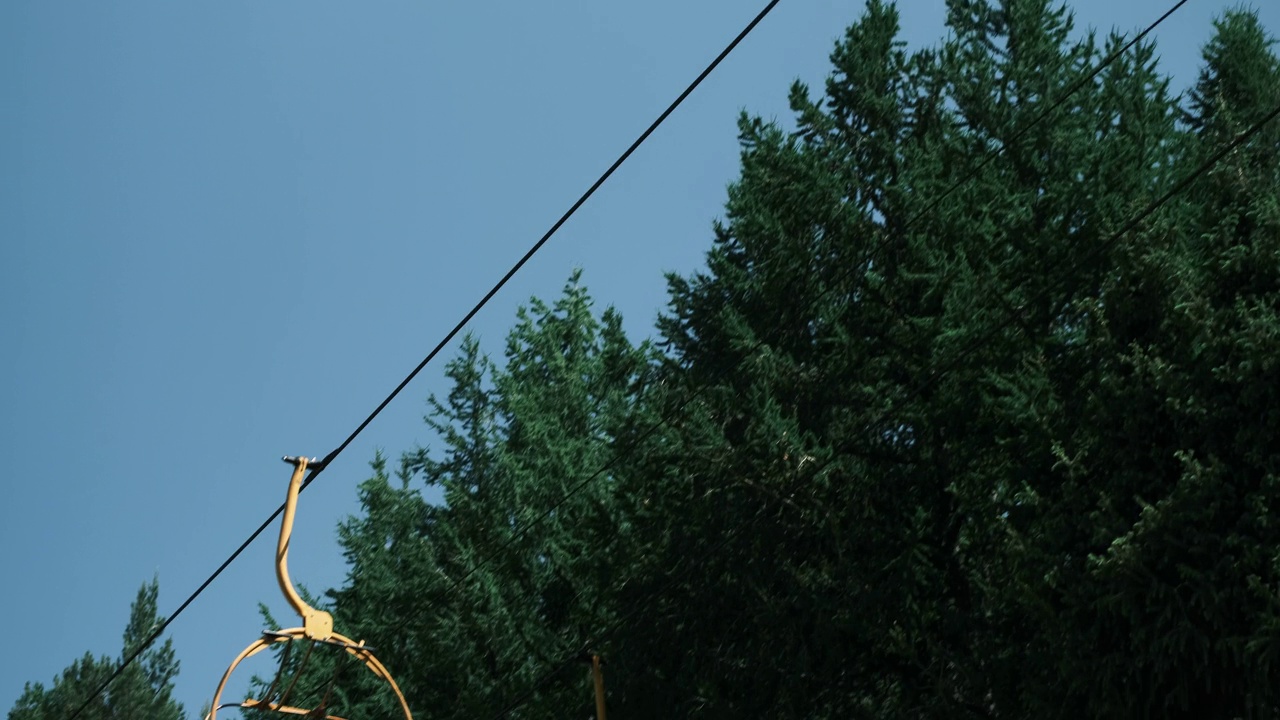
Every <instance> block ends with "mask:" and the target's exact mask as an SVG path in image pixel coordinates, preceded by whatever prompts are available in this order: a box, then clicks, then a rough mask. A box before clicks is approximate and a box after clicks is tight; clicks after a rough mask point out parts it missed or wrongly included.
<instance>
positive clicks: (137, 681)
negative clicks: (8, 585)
mask: <svg viewBox="0 0 1280 720" xmlns="http://www.w3.org/2000/svg"><path fill="white" fill-rule="evenodd" d="M159 592H160V585H159V581H158V580H154V579H153V580H152V581H151V582H150V583H146V584H144V585H142V587H141V588H139V590H138V596H137V598H135V599H134V601H133V604H132V606H131V607H130V609H129V622H128V624H127V625H126V627H125V631H124V645H123V649H122V651H121V656H120V657H119V658H115V659H113V658H110V657H107V656H105V655H104V656H102V657H98V658H95V657H93V655H92V654H91V653H85V655H84V657H82V658H80V659H79V660H76V661H75V662H73V663H72V664H71V665H70V666H68V667H67V668H66V669H65V670H63V671H62V672H61V673H59V675H58V676H57V677H55V678H54V680H53V684H52V685H51V686H49V687H47V688H46V687H45V686H44V685H43V684H42V683H39V682H32V683H27V685H26V687H24V688H23V692H22V696H21V697H19V698H18V701H17V702H16V703H15V704H14V706H13V708H12V709H11V710H10V711H9V720H65V719H66V718H68V717H70V716H71V714H72V713H73V712H75V711H76V710H77V709H78V708H79V707H80V706H81V704H82V703H84V702H85V700H87V699H89V697H90V695H91V694H92V693H93V692H95V691H96V690H97V689H98V688H99V687H101V685H102V683H103V682H105V681H106V680H107V678H109V677H111V675H112V673H114V672H115V670H116V668H117V667H118V666H119V663H120V662H121V661H122V660H123V659H124V658H125V657H128V656H129V655H132V654H133V651H134V650H135V649H137V647H138V645H139V644H140V643H141V642H143V641H144V640H146V639H147V638H148V637H149V636H150V635H151V633H152V632H153V631H154V630H155V628H156V626H157V625H159V624H160V623H161V622H163V621H164V619H163V618H161V617H160V616H159V615H158V614H157V606H156V601H157V598H158V597H159ZM177 675H178V660H177V658H176V657H175V653H174V650H173V641H172V640H170V639H167V638H166V639H165V640H164V641H163V642H161V643H158V644H156V645H153V646H152V647H150V648H148V649H147V650H144V651H143V653H142V655H141V656H139V658H138V659H137V660H136V661H135V662H134V663H133V664H131V665H130V666H129V667H127V668H125V670H124V672H123V673H121V675H120V676H119V677H117V678H116V679H115V680H114V681H113V682H112V683H111V685H109V686H108V688H107V691H106V692H105V693H103V694H102V695H101V696H99V697H95V698H94V699H93V700H92V701H91V702H90V703H89V704H88V705H87V706H86V707H85V709H84V711H83V712H82V713H81V714H80V717H82V718H86V720H141V719H144V718H145V719H146V720H181V719H182V718H184V717H186V715H185V713H184V711H183V709H182V705H181V704H180V703H177V702H175V701H174V700H173V680H174V678H175V677H177Z"/></svg>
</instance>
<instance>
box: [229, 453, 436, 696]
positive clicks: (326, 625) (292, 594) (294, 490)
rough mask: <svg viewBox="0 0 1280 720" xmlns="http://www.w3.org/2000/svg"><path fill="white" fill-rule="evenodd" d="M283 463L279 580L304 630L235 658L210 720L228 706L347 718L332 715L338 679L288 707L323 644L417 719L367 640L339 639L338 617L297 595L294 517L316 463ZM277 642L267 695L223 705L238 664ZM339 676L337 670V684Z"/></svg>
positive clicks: (280, 634) (278, 635)
mask: <svg viewBox="0 0 1280 720" xmlns="http://www.w3.org/2000/svg"><path fill="white" fill-rule="evenodd" d="M284 460H285V462H287V463H290V464H292V465H293V476H292V477H291V478H290V479H289V494H288V498H287V500H286V501H285V506H284V517H283V518H282V519H281V522H280V543H279V545H277V546H276V579H277V580H279V581H280V590H281V592H283V593H284V597H285V599H286V600H288V601H289V604H290V605H292V606H293V609H294V610H296V611H297V612H298V615H300V616H301V617H302V627H296V628H289V629H287V630H280V631H275V632H273V631H263V633H262V637H261V638H259V639H258V640H257V641H255V642H254V643H253V644H252V645H250V646H249V647H247V648H245V649H244V651H243V652H241V653H240V654H239V655H237V656H236V659H235V660H232V661H231V666H230V667H228V668H227V671H226V673H224V674H223V675H222V681H221V682H219V683H218V691H217V692H216V693H214V695H213V704H212V705H211V708H212V709H211V710H210V711H209V714H208V715H207V716H206V717H205V720H217V717H218V711H219V710H223V709H225V708H229V707H240V708H250V709H256V710H264V711H270V712H273V713H279V714H282V715H299V716H302V717H306V718H315V719H317V720H321V719H322V720H344V719H343V718H340V717H338V716H336V715H329V714H328V711H327V709H326V708H327V706H328V703H329V696H330V694H331V693H332V691H333V681H330V685H329V688H328V690H327V691H326V692H325V694H324V696H323V698H322V699H321V700H320V703H319V704H318V705H317V706H316V707H312V708H302V707H295V706H292V705H289V704H288V702H289V695H290V694H291V693H292V692H293V689H294V685H296V684H297V682H298V678H299V677H300V676H301V673H302V670H303V668H304V667H305V666H306V662H307V660H308V659H309V658H310V657H311V652H312V651H313V650H314V649H315V648H316V647H317V646H318V645H329V646H333V647H336V648H339V649H341V650H343V651H345V652H346V653H348V654H349V655H350V656H351V657H354V658H355V659H357V660H359V661H360V662H362V663H364V664H365V666H366V667H368V668H369V669H370V670H372V671H373V674H374V675H377V676H378V677H379V678H381V679H383V680H385V681H386V682H387V684H388V685H389V686H391V690H392V691H393V692H394V693H395V696H396V699H397V700H398V701H399V702H400V709H402V710H403V711H404V717H405V720H413V715H412V714H410V712H409V704H408V703H407V702H405V699H404V694H403V693H401V692H400V687H399V686H398V685H396V681H395V679H393V678H392V677H391V673H390V672H388V671H387V669H386V668H385V667H384V666H383V665H382V663H381V662H378V659H377V658H376V657H374V656H373V648H371V647H368V646H366V645H365V644H364V641H363V640H361V641H360V642H356V641H354V640H352V639H351V638H348V637H346V636H345V635H339V634H338V633H336V632H334V631H333V616H332V615H330V614H329V613H327V612H325V611H323V610H317V609H315V608H313V607H311V606H310V605H308V604H307V603H306V602H304V601H303V599H302V597H301V596H299V595H298V592H297V591H296V590H294V588H293V582H292V581H290V580H289V567H288V561H289V536H290V535H291V534H292V533H293V517H294V514H295V512H296V510H297V507H298V492H299V491H300V490H301V489H302V475H303V473H304V472H306V469H307V464H308V462H311V463H314V461H308V460H307V459H306V458H303V457H297V458H294V457H286V458H285V459H284ZM296 641H305V642H306V645H307V649H306V651H305V655H303V657H302V659H301V660H300V661H299V663H298V667H297V668H296V669H295V670H294V677H293V679H292V680H291V681H289V682H288V683H287V684H286V683H284V682H282V679H283V677H282V676H283V675H284V674H285V671H286V669H287V666H288V665H289V653H290V650H291V649H292V647H293V646H292V643H294V642H296ZM276 643H287V644H286V645H285V646H284V651H283V652H282V653H281V663H280V670H279V671H278V672H277V673H276V677H275V680H274V681H273V682H272V683H271V686H270V687H269V688H267V692H266V694H265V695H264V696H263V697H262V698H261V699H257V700H255V699H252V698H251V699H248V700H245V701H243V702H235V703H226V704H219V703H220V701H221V699H222V691H223V689H224V688H225V687H226V685H227V680H228V679H229V678H230V677H231V673H232V672H233V671H234V670H235V669H236V666H237V665H239V664H240V663H241V662H242V661H244V660H245V659H247V658H250V657H253V656H254V655H256V654H258V653H259V652H261V651H263V650H265V649H266V648H269V647H271V646H272V645H275V644H276ZM336 677H337V672H336V667H335V673H334V678H335V680H336Z"/></svg>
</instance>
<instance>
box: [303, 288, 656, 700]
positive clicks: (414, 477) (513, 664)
mask: <svg viewBox="0 0 1280 720" xmlns="http://www.w3.org/2000/svg"><path fill="white" fill-rule="evenodd" d="M591 305H592V301H591V299H590V297H589V295H588V294H587V291H586V288H585V287H584V286H582V284H581V283H580V281H579V273H576V272H575V273H574V275H573V276H572V277H571V278H570V280H569V282H568V284H567V285H566V286H565V290H564V293H563V295H562V296H561V297H560V298H559V299H558V300H557V301H556V302H555V303H554V304H551V305H548V304H546V303H544V302H542V301H540V300H537V299H534V300H532V301H531V302H530V303H529V304H528V305H527V306H525V307H523V308H521V309H520V310H519V312H518V315H517V322H516V325H515V327H514V328H513V329H512V331H511V333H510V334H509V336H508V338H507V342H506V346H505V352H504V363H503V364H502V366H501V367H499V366H498V365H497V364H496V363H494V362H493V361H491V360H490V359H489V358H488V357H487V356H485V355H484V354H483V353H482V352H481V351H480V346H479V343H478V342H477V341H476V340H475V339H474V338H470V337H468V338H466V339H464V341H463V343H462V348H461V351H460V353H459V355H458V357H457V358H455V359H454V360H453V361H452V362H450V363H449V364H448V366H447V369H446V375H447V376H448V378H449V379H450V381H451V383H452V387H451V389H450V391H449V393H448V395H447V396H446V397H445V398H444V399H443V400H441V399H438V398H435V397H432V398H431V399H430V400H429V407H430V413H429V414H428V416H427V417H426V422H427V424H428V425H429V426H430V427H431V428H432V429H433V430H434V431H435V432H436V434H437V435H438V437H439V438H440V449H439V450H436V451H433V450H431V449H428V448H419V449H416V450H412V451H410V452H407V453H405V454H404V455H403V456H402V457H401V460H400V464H399V469H398V471H397V472H396V477H395V479H394V480H393V478H392V477H391V473H390V472H389V470H388V467H387V462H386V460H385V459H384V458H383V457H381V456H379V457H378V458H376V459H375V461H374V464H373V467H374V476H373V477H372V478H370V479H369V480H368V481H366V482H365V483H364V484H363V485H362V486H361V490H360V500H361V504H362V508H363V512H362V515H361V516H359V517H352V518H350V519H349V520H348V521H346V522H345V523H343V524H342V526H341V527H340V529H339V537H340V540H341V543H342V545H343V548H344V550H345V553H346V557H347V561H348V563H349V565H350V571H349V574H348V582H347V584H346V586H345V587H343V588H341V589H338V590H335V591H331V592H330V593H329V600H330V603H331V606H332V610H333V612H334V613H335V618H336V624H337V625H338V626H339V627H344V628H350V629H351V630H352V631H353V632H354V633H355V634H356V635H357V636H359V637H364V638H367V639H368V640H369V642H370V644H372V645H374V646H375V647H376V648H377V654H378V656H379V658H380V659H382V660H383V662H384V663H385V664H386V665H387V666H388V668H390V669H391V671H392V673H393V674H394V675H395V676H396V678H397V681H398V682H399V683H400V685H401V687H402V689H403V690H404V691H405V694H406V696H407V697H408V698H409V701H410V705H411V707H412V708H413V709H414V712H415V716H418V717H424V718H430V717H462V716H485V715H487V714H492V713H493V712H495V711H496V710H497V709H498V708H499V707H500V703H501V702H502V699H503V698H505V697H510V696H512V695H514V694H515V693H517V692H519V691H520V690H522V689H524V688H526V687H528V686H530V685H531V684H533V683H534V682H535V681H536V680H537V678H538V677H539V676H540V675H541V674H542V673H543V672H544V671H545V669H546V668H547V667H548V666H549V665H554V664H556V663H558V662H560V661H561V659H562V658H561V655H562V653H563V652H566V649H567V648H570V647H573V646H576V645H577V644H581V643H585V642H587V641H588V640H589V638H590V636H591V634H592V633H593V632H595V631H596V629H597V628H599V627H601V626H603V625H606V624H608V623H609V622H610V621H611V620H612V618H613V611H612V607H613V605H612V602H613V597H612V594H613V592H614V588H615V587H616V585H617V584H618V583H619V582H620V580H621V579H623V578H625V577H626V576H627V573H626V572H623V570H622V568H621V566H622V565H623V563H625V561H626V559H627V558H628V554H627V547H628V537H629V530H628V527H629V525H628V523H627V522H625V520H624V517H625V513H624V512H623V511H622V510H620V509H619V503H618V501H617V499H616V498H617V496H618V494H619V493H618V492H617V490H616V485H617V484H618V482H619V479H618V473H619V471H620V469H621V468H622V464H620V463H615V466H614V467H613V468H612V469H609V470H608V471H606V472H602V473H601V472H599V471H601V470H602V469H604V468H606V466H608V465H609V464H610V462H611V461H613V460H616V458H614V457H613V455H612V453H613V452H614V451H615V450H616V449H617V448H620V447H627V446H628V445H629V444H630V443H631V442H632V440H633V438H634V436H635V435H636V433H637V432H638V430H637V427H638V423H639V422H640V419H641V417H642V412H641V411H639V410H638V408H639V406H640V403H641V399H642V397H643V396H644V394H645V392H646V387H647V379H648V376H649V375H650V374H651V370H652V368H653V366H654V359H655V355H654V351H653V350H652V349H651V348H650V347H649V346H648V345H641V346H639V347H636V346H633V345H631V343H630V342H629V341H628V340H627V339H626V336H625V334H624V333H623V331H622V321H621V317H620V316H619V315H618V313H617V312H615V311H614V310H612V309H607V310H605V311H604V313H602V314H601V315H600V316H599V317H597V316H596V315H594V314H593V312H592V308H591ZM597 474H598V476H597ZM420 482H421V483H424V484H425V485H426V486H434V487H439V488H441V489H442V490H443V491H444V501H445V503H444V505H442V506H434V505H432V504H430V503H428V502H426V501H425V500H424V498H423V497H422V494H421V487H422V486H416V485H417V484H418V483H420ZM415 486H416V487H415ZM309 672H310V673H311V675H309V676H308V679H307V680H306V681H305V682H304V683H303V684H306V683H310V682H314V681H320V680H322V679H323V678H324V677H325V676H326V673H328V675H329V676H332V673H333V668H332V665H331V664H326V663H325V662H321V663H318V664H316V665H315V666H314V667H313V668H312V669H311V670H310V671H309ZM340 673H341V674H340V675H339V676H338V679H339V682H338V684H339V685H341V686H343V687H344V688H345V693H346V698H345V699H346V702H347V704H346V705H344V707H343V710H344V711H345V712H346V713H347V714H348V715H350V716H353V717H384V716H389V715H388V714H387V713H388V711H387V707H386V693H385V692H380V690H379V687H378V681H377V680H376V679H374V678H373V677H372V675H371V674H369V673H367V671H365V670H363V669H362V668H353V669H352V670H351V671H350V672H348V671H347V670H345V669H342V670H341V671H340ZM366 676H367V677H366ZM590 702H591V696H590V688H589V686H587V685H585V684H583V685H580V686H577V687H564V686H552V687H549V689H548V692H547V694H546V695H538V696H536V697H534V698H532V699H531V700H529V704H530V705H532V707H534V708H541V710H536V711H535V714H536V713H537V712H541V713H542V714H557V715H558V714H561V713H562V711H563V710H564V709H565V708H569V707H579V706H580V707H583V708H586V707H589V703H590ZM336 711H337V708H336V707H335V712H336ZM340 714H342V713H340Z"/></svg>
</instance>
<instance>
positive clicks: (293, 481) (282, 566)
mask: <svg viewBox="0 0 1280 720" xmlns="http://www.w3.org/2000/svg"><path fill="white" fill-rule="evenodd" d="M285 459H286V460H291V461H292V462H293V476H292V477H290V478H289V494H288V495H287V496H286V497H285V501H284V517H283V518H281V520H280V541H279V542H278V543H277V544H276V580H277V581H279V583H280V592H282V593H284V598H285V600H288V601H289V604H290V605H292V606H293V609H294V610H295V611H296V612H297V613H298V615H299V616H300V617H301V618H302V627H303V629H305V630H306V633H307V637H309V638H311V639H312V640H328V639H329V636H330V635H332V634H333V616H332V615H330V614H329V613H327V612H325V611H323V610H317V609H315V608H313V607H311V606H310V605H308V604H307V603H306V601H304V600H303V599H302V596H301V595H299V594H298V591H297V590H294V589H293V581H292V580H290V579H289V539H290V538H291V537H293V519H294V517H295V516H296V515H297V513H298V493H299V492H301V491H302V475H303V473H305V472H306V471H307V459H306V458H304V457H299V458H285Z"/></svg>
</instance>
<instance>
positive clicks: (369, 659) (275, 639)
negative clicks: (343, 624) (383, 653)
mask: <svg viewBox="0 0 1280 720" xmlns="http://www.w3.org/2000/svg"><path fill="white" fill-rule="evenodd" d="M306 639H309V638H307V635H306V630H305V629H304V628H289V629H288V630H280V631H279V632H274V633H272V634H271V635H269V636H266V637H262V638H259V639H258V640H256V641H254V642H253V643H252V644H251V645H249V647H247V648H245V649H244V650H243V651H241V653H240V654H239V655H237V656H236V659H235V660H232V661H231V666H230V667H228V668H227V671H226V672H225V673H223V674H222V681H221V682H219V683H218V691H217V692H215V693H214V694H213V706H212V708H211V709H210V710H209V714H208V715H206V716H205V720H217V717H218V711H219V710H222V709H224V708H229V707H241V708H260V709H264V710H271V711H273V712H279V713H285V714H288V715H308V716H311V715H313V713H314V712H315V710H307V709H305V708H297V707H292V706H289V705H281V704H278V703H272V702H268V701H265V700H253V699H250V700H245V701H244V702H238V703H227V704H225V705H222V704H220V703H221V701H222V691H223V690H224V689H225V688H226V686H227V680H229V679H231V673H232V672H234V671H235V669H236V666H237V665H239V664H240V663H242V662H244V661H245V660H247V659H249V658H251V657H253V656H254V655H257V654H258V653H260V652H262V651H263V650H266V649H267V648H269V647H271V645H272V644H274V643H279V642H292V641H294V640H306ZM328 642H330V643H332V644H336V645H340V646H342V649H343V650H346V651H347V652H348V653H350V654H351V655H352V656H354V657H355V658H356V659H357V660H359V661H360V662H362V663H364V664H365V667H368V668H369V670H371V671H372V672H373V674H374V675H377V676H378V677H379V678H381V679H382V680H385V681H386V682H387V684H388V685H390V686H391V690H392V691H393V692H394V693H395V695H396V700H397V701H398V702H399V703H400V709H401V710H403V711H404V717H405V720H413V714H412V713H410V712H409V703H408V702H407V701H405V699H404V693H402V692H400V686H399V685H397V684H396V681H395V678H393V677H391V673H390V672H389V671H388V670H387V668H386V667H385V666H383V664H382V663H381V662H379V661H378V658H376V657H374V656H373V652H372V651H371V650H369V648H367V647H364V643H362V642H361V643H357V642H354V641H353V640H351V638H348V637H346V636H344V635H339V634H338V633H333V635H332V637H331V639H330V640H329V641H328ZM323 717H324V718H326V719H327V720H343V718H340V717H338V716H336V715H325V716H323Z"/></svg>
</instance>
